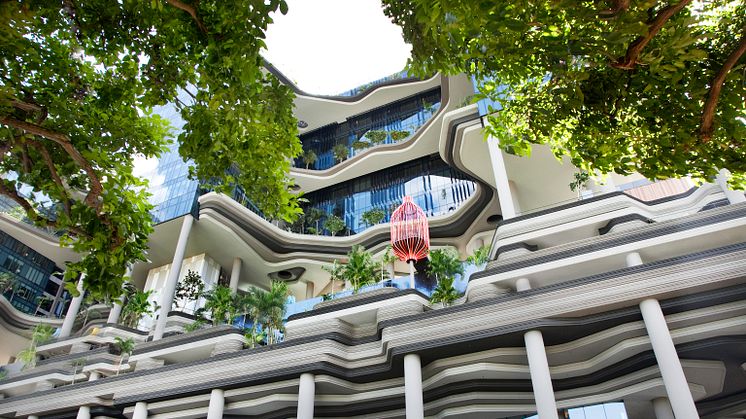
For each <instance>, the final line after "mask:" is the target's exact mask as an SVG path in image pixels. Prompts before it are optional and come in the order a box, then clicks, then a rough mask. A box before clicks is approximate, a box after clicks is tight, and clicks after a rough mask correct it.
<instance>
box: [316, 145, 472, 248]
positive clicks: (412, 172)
mask: <svg viewBox="0 0 746 419" xmlns="http://www.w3.org/2000/svg"><path fill="white" fill-rule="evenodd" d="M476 188H477V185H476V183H475V182H474V181H473V180H472V179H471V178H470V177H469V176H467V175H466V174H465V173H463V172H461V171H459V170H457V169H454V168H452V167H450V166H448V165H447V164H446V163H445V162H444V161H443V160H441V159H440V157H439V156H438V155H437V154H433V155H430V156H426V157H423V158H420V159H417V160H412V161H410V162H407V163H404V164H400V165H398V166H394V167H390V168H386V169H383V170H379V171H377V172H374V173H370V174H368V175H365V176H361V177H358V178H356V179H353V180H350V181H347V182H343V183H340V184H337V185H334V186H330V187H328V188H324V189H320V190H318V191H314V192H310V193H307V194H305V195H304V198H306V199H308V200H309V204H308V205H307V206H306V211H307V210H308V208H318V209H320V210H322V211H323V212H324V213H325V214H334V215H336V216H339V217H341V218H342V219H343V220H344V221H345V224H346V226H347V231H344V232H342V233H339V234H354V233H358V232H360V231H362V230H364V229H365V228H367V227H369V226H366V225H365V223H363V221H362V216H363V213H365V212H366V211H368V210H370V209H373V208H380V209H382V210H383V211H384V212H385V213H386V217H385V218H384V221H387V220H388V219H389V217H390V215H391V212H392V211H393V209H395V208H396V207H397V206H399V204H401V201H402V197H403V196H404V195H409V196H411V197H412V198H413V199H414V202H415V203H417V205H419V206H420V207H421V208H422V209H423V210H424V211H425V214H427V215H428V216H429V217H432V216H438V215H442V214H446V213H448V212H451V211H455V210H456V208H458V207H459V206H461V204H463V203H464V201H466V200H467V199H468V198H469V197H470V196H471V195H472V194H474V192H475V191H476ZM323 220H324V218H322V220H320V222H319V225H320V226H321V225H323Z"/></svg>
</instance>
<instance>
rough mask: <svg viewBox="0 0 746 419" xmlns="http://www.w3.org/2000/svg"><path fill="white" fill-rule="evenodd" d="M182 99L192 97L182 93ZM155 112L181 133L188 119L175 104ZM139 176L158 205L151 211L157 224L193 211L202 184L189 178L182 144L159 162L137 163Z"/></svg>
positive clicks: (186, 100)
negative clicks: (146, 181)
mask: <svg viewBox="0 0 746 419" xmlns="http://www.w3.org/2000/svg"><path fill="white" fill-rule="evenodd" d="M179 99H180V100H181V101H182V102H185V103H188V101H189V97H187V96H186V93H181V94H180V95H179ZM155 112H156V113H158V114H159V115H160V116H162V117H164V118H166V119H168V120H169V121H170V122H171V125H172V126H173V127H174V133H173V135H174V136H177V135H178V134H179V131H180V130H181V127H183V126H184V120H182V119H181V115H180V114H179V112H178V110H177V109H176V107H175V106H173V105H166V106H159V107H158V108H156V109H155ZM136 167H137V175H138V176H141V177H143V178H145V179H148V181H149V185H148V191H149V192H150V193H151V194H152V196H151V197H150V198H149V199H148V200H149V201H150V203H151V204H153V205H154V206H155V208H153V210H152V211H151V214H152V215H153V222H154V223H156V224H157V223H162V222H165V221H168V220H172V219H174V218H177V217H181V216H182V215H184V214H188V213H189V212H191V211H192V209H193V207H194V204H195V202H196V199H197V197H198V187H199V182H198V181H196V180H190V179H189V164H188V163H186V162H184V160H182V159H181V156H179V147H178V144H175V143H174V144H171V146H170V147H169V149H168V151H166V152H165V153H163V154H162V155H161V157H160V158H159V159H149V160H140V161H137V163H136Z"/></svg>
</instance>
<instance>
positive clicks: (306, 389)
mask: <svg viewBox="0 0 746 419" xmlns="http://www.w3.org/2000/svg"><path fill="white" fill-rule="evenodd" d="M315 397H316V381H315V377H314V375H313V374H311V373H307V372H306V373H303V374H301V375H300V381H299V382H298V414H297V417H298V419H313V405H314V398H315Z"/></svg>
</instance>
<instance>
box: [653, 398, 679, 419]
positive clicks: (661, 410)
mask: <svg viewBox="0 0 746 419" xmlns="http://www.w3.org/2000/svg"><path fill="white" fill-rule="evenodd" d="M653 411H655V419H676V417H675V416H674V415H673V410H671V403H669V402H668V399H667V398H665V397H660V398H657V399H653Z"/></svg>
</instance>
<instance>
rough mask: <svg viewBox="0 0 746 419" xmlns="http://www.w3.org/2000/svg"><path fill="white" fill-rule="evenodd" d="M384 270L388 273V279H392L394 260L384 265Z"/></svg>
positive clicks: (394, 272) (394, 271)
mask: <svg viewBox="0 0 746 419" xmlns="http://www.w3.org/2000/svg"><path fill="white" fill-rule="evenodd" d="M386 271H387V272H388V274H389V279H394V276H395V274H396V270H395V268H394V262H391V263H389V264H388V266H386Z"/></svg>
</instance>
